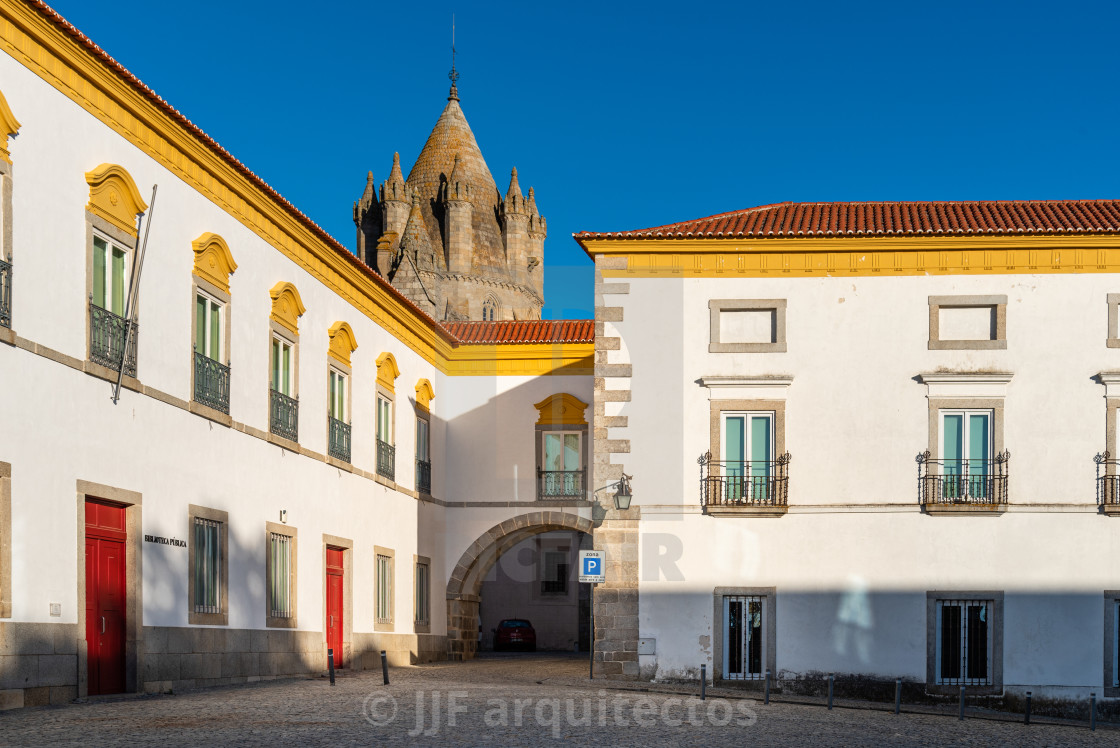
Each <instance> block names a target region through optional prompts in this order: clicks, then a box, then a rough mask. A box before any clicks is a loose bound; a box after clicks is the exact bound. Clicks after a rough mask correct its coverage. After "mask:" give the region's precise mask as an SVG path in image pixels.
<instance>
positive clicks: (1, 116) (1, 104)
mask: <svg viewBox="0 0 1120 748" xmlns="http://www.w3.org/2000/svg"><path fill="white" fill-rule="evenodd" d="M19 128H20V124H19V120H17V119H16V117H15V115H14V114H12V110H11V108H10V107H9V106H8V100H7V99H5V98H4V94H2V93H0V135H3V136H4V137H3V138H2V139H0V158H2V159H4V160H5V161H7V162H8V163H9V164H10V163H12V155H11V154H10V153H9V152H8V138H9V137H11V136H13V135H18V134H19Z"/></svg>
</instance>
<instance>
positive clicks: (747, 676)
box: [723, 595, 766, 680]
mask: <svg viewBox="0 0 1120 748" xmlns="http://www.w3.org/2000/svg"><path fill="white" fill-rule="evenodd" d="M765 600H766V598H765V597H763V596H761V595H726V596H724V598H723V638H724V644H723V651H724V655H723V659H724V673H723V676H724V677H725V678H726V679H728V680H760V679H762V678H763V677H765V665H764V664H763V660H764V658H765V655H766V648H765V646H764V642H763V637H764V636H765V634H764V632H765V630H766V629H765V624H766V622H765V615H766V613H765V606H764V605H763V603H764V602H765Z"/></svg>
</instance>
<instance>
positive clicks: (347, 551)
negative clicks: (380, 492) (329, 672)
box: [319, 533, 354, 666]
mask: <svg viewBox="0 0 1120 748" xmlns="http://www.w3.org/2000/svg"><path fill="white" fill-rule="evenodd" d="M327 548H337V549H340V550H341V551H342V657H343V659H342V662H343V664H344V665H346V664H347V663H350V661H351V656H352V653H353V646H352V642H353V640H354V541H353V540H351V539H350V538H341V537H338V536H337V535H328V534H327V533H323V551H322V557H321V558H320V564H321V565H320V567H319V569H320V571H319V573H320V574H321V575H322V576H321V577H320V580H321V581H322V583H323V600H322V602H323V608H322V618H320V619H319V621H320V623H321V624H322V626H323V628H322V631H323V663H324V666H325V665H326V662H327V636H326V633H327V584H326V581H327V580H326V576H327V574H326V571H327Z"/></svg>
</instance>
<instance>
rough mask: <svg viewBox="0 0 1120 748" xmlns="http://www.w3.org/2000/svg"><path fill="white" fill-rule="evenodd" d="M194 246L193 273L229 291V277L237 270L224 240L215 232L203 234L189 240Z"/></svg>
mask: <svg viewBox="0 0 1120 748" xmlns="http://www.w3.org/2000/svg"><path fill="white" fill-rule="evenodd" d="M191 246H192V247H193V248H194V274H195V275H197V276H199V277H200V278H202V279H203V280H206V281H209V282H210V283H213V284H214V285H215V286H217V287H218V288H220V289H222V290H223V291H225V292H226V293H229V277H230V276H231V275H233V273H234V271H235V270H237V263H236V262H234V261H233V253H232V252H230V251H229V245H228V244H226V240H225V239H223V238H222V237H220V236H218V235H217V234H211V233H207V234H203V235H202V236H200V237H198V238H197V239H195V240H194V241H193V242H191Z"/></svg>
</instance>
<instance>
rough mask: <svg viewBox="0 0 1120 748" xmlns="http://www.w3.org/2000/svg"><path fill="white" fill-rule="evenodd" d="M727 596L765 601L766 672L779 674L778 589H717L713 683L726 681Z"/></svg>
mask: <svg viewBox="0 0 1120 748" xmlns="http://www.w3.org/2000/svg"><path fill="white" fill-rule="evenodd" d="M727 595H749V596H756V597H761V598H762V599H763V603H762V604H763V606H764V607H763V611H764V615H765V616H766V631H765V633H764V634H763V635H764V636H765V637H766V653H765V654H764V656H763V659H764V661H765V663H766V664H765V666H764V669H765V670H769V671H770V673H771V674H772V675H774V674H777V672H778V643H777V634H778V622H777V610H778V605H777V588H776V587H716V588H715V589H714V590H712V682H713V683H715V682H716V681H722V680H724V677H723V645H724V642H723V598H724V597H725V596H727Z"/></svg>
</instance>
